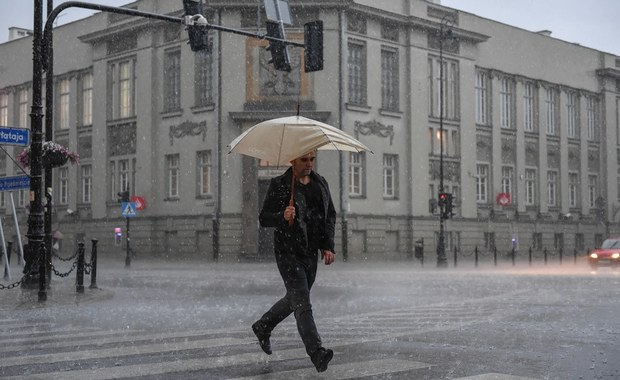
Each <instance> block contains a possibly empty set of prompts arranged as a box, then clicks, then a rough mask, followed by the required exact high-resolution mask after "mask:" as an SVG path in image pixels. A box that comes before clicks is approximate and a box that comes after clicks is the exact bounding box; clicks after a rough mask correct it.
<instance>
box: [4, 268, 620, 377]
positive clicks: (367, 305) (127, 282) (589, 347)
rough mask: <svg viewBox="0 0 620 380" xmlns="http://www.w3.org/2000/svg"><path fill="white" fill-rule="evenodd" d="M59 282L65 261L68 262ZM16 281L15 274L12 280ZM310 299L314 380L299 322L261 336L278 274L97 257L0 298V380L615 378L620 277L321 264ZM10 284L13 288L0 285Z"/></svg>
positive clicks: (567, 271)
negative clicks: (325, 364) (266, 342)
mask: <svg viewBox="0 0 620 380" xmlns="http://www.w3.org/2000/svg"><path fill="white" fill-rule="evenodd" d="M55 265H57V266H58V269H61V270H62V269H63V268H64V267H67V268H64V269H67V270H68V268H69V267H70V264H66V263H58V264H56V263H55ZM18 270H19V268H17V267H15V268H14V269H13V272H12V273H13V276H14V277H15V276H16V272H17V271H18ZM317 277H318V278H317V283H316V285H315V288H314V289H313V291H312V301H313V308H314V314H315V319H316V322H317V325H318V328H319V331H320V332H321V335H322V338H323V341H324V345H325V346H326V347H330V348H333V349H334V351H335V357H334V359H333V361H332V363H331V365H330V368H329V369H328V370H327V372H325V373H323V374H317V373H316V371H315V370H314V368H313V367H312V364H311V363H310V361H309V360H308V358H307V357H306V355H305V352H304V350H303V346H302V344H301V341H300V340H299V338H298V335H297V332H296V327H295V324H294V319H292V318H289V319H288V320H286V321H285V322H284V323H283V324H282V325H280V326H279V327H278V328H277V329H276V330H275V331H274V332H273V337H272V345H273V349H274V354H273V355H272V356H267V355H265V354H263V353H262V351H260V349H259V348H258V346H257V344H256V342H255V339H254V337H253V335H252V332H251V329H250V325H251V324H252V322H253V321H254V320H256V319H257V318H258V317H259V316H260V315H261V314H262V313H263V312H264V311H265V310H266V309H267V308H268V307H269V306H270V305H271V304H272V303H273V302H275V301H276V300H277V299H278V298H279V297H281V296H282V295H283V286H282V284H281V280H280V278H279V276H278V274H277V270H276V268H275V264H274V263H259V264H247V263H243V264H233V263H218V264H214V263H210V262H201V261H179V262H166V261H160V260H147V259H138V260H135V261H134V262H132V266H131V267H130V268H125V267H124V260H122V258H120V257H114V258H112V257H104V258H103V259H101V260H100V263H99V271H98V276H97V285H98V287H99V288H98V289H89V288H88V284H89V281H90V279H89V277H88V276H86V279H85V283H86V290H85V293H84V294H76V293H75V276H74V275H73V274H72V275H71V276H70V277H68V278H59V277H54V278H53V280H52V284H51V287H50V289H49V291H48V300H47V301H45V302H39V301H38V300H37V290H24V289H20V288H17V289H13V290H0V377H2V378H24V379H31V378H54V379H58V378H63V379H78V378H89V379H97V378H143V379H192V378H195V379H228V378H247V379H294V378H322V379H336V378H338V379H344V378H364V379H476V380H483V379H506V380H508V379H527V378H529V379H618V378H620V322H619V321H618V318H620V302H619V301H620V272H619V271H613V270H611V269H609V268H602V269H599V270H598V271H596V272H592V271H591V270H590V269H589V267H587V265H586V264H585V263H583V262H581V261H579V262H578V263H577V264H574V263H572V262H570V263H565V264H564V265H562V266H559V265H557V264H554V265H547V266H544V265H542V264H541V265H535V266H532V267H530V266H528V265H527V263H525V264H520V265H517V266H515V267H513V266H512V265H511V264H510V263H509V262H501V263H500V266H498V267H480V268H475V267H474V266H473V265H471V264H468V263H463V264H460V266H459V268H447V269H437V268H435V267H434V266H432V265H428V264H427V265H426V266H425V267H424V268H422V267H420V265H419V264H418V263H415V262H399V263H376V262H363V263H342V262H337V263H335V264H334V265H332V266H331V267H326V266H324V265H321V266H320V267H319V274H318V276H317ZM2 283H3V284H6V281H3V282H2Z"/></svg>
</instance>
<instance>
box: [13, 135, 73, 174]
mask: <svg viewBox="0 0 620 380" xmlns="http://www.w3.org/2000/svg"><path fill="white" fill-rule="evenodd" d="M17 162H18V163H19V164H20V165H21V166H22V167H26V168H29V167H30V147H28V148H26V149H24V150H22V151H21V152H20V153H19V154H18V155H17ZM67 162H71V163H72V164H77V163H79V162H80V156H79V155H78V154H77V153H75V152H72V151H70V150H69V149H67V148H65V147H64V146H62V145H60V144H56V143H55V142H53V141H45V142H43V167H44V168H57V167H59V166H63V165H65V164H66V163H67Z"/></svg>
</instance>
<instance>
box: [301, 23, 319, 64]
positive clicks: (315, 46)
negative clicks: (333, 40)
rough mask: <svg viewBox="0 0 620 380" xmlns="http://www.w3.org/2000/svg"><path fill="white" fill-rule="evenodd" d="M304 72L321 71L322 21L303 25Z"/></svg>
mask: <svg viewBox="0 0 620 380" xmlns="http://www.w3.org/2000/svg"><path fill="white" fill-rule="evenodd" d="M304 49H305V55H304V70H305V71H306V72H307V73H310V72H313V71H321V70H323V21H321V20H316V21H312V22H308V23H306V24H304Z"/></svg>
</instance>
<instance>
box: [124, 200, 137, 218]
mask: <svg viewBox="0 0 620 380" xmlns="http://www.w3.org/2000/svg"><path fill="white" fill-rule="evenodd" d="M121 214H122V215H123V218H135V216H136V205H135V203H133V202H122V203H121Z"/></svg>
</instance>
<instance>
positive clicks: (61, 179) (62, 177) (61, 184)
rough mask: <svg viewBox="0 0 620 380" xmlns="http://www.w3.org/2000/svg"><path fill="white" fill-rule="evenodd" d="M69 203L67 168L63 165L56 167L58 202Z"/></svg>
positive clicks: (61, 203)
mask: <svg viewBox="0 0 620 380" xmlns="http://www.w3.org/2000/svg"><path fill="white" fill-rule="evenodd" d="M68 203H69V168H68V167H66V166H64V167H61V168H59V169H58V204H60V205H66V204H68Z"/></svg>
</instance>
